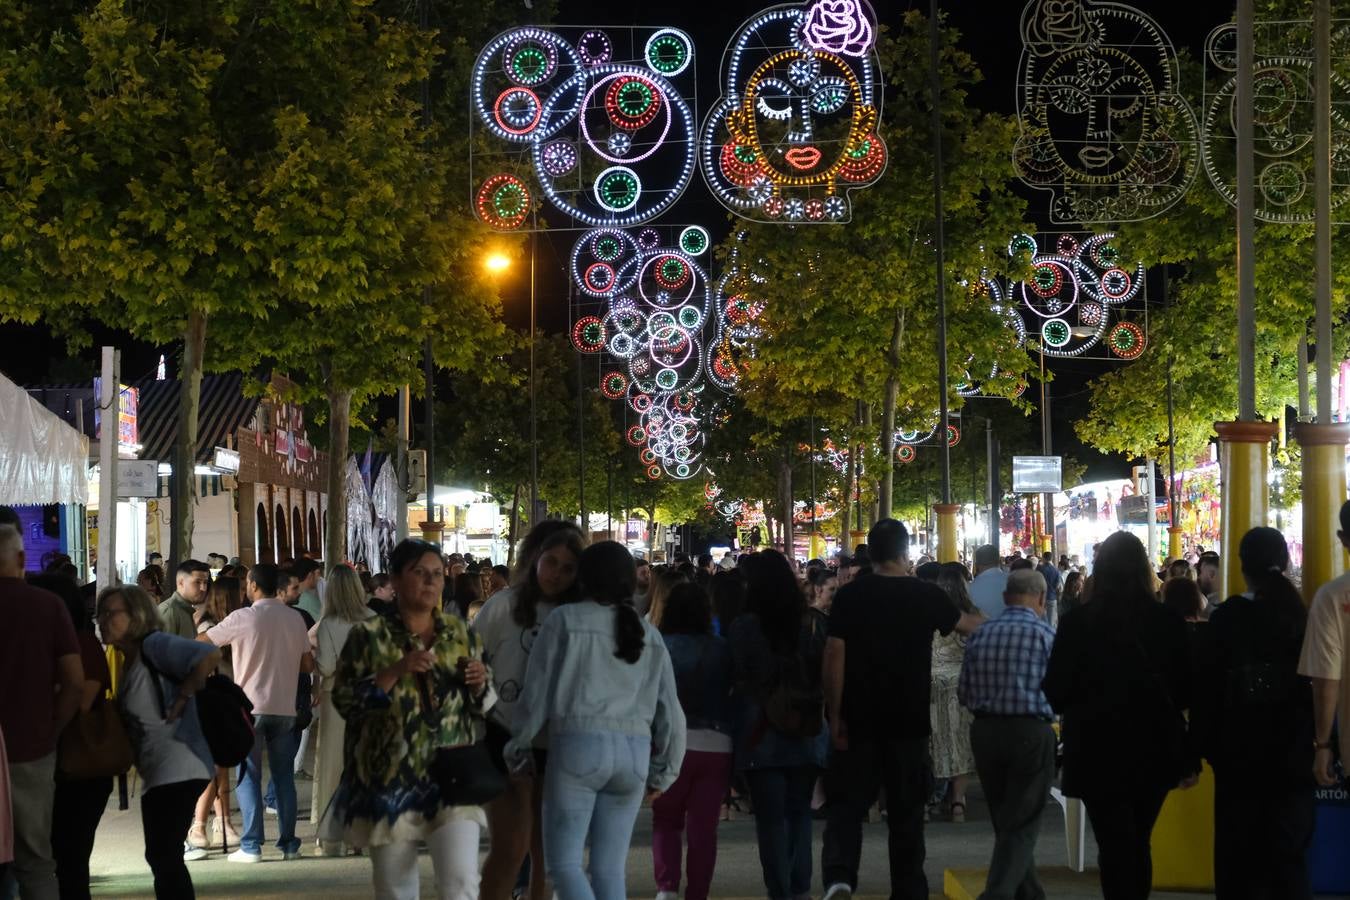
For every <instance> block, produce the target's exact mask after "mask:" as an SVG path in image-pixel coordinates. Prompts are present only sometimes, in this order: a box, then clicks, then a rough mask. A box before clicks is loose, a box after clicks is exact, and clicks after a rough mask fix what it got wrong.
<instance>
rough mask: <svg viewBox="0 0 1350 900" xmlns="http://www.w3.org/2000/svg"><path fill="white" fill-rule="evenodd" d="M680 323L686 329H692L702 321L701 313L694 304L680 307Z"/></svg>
mask: <svg viewBox="0 0 1350 900" xmlns="http://www.w3.org/2000/svg"><path fill="white" fill-rule="evenodd" d="M679 319H680V324H681V325H682V326H684V327H685V328H688V329H694V328H697V327H698V326H699V324H700V323H702V321H703V313H701V312H699V310H698V307H696V306H682V307H680V315H679Z"/></svg>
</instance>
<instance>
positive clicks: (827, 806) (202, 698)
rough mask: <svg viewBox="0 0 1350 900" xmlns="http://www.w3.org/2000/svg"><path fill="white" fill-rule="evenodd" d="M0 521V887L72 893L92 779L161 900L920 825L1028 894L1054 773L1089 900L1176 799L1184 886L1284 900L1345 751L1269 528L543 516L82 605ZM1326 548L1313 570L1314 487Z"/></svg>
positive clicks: (697, 876)
mask: <svg viewBox="0 0 1350 900" xmlns="http://www.w3.org/2000/svg"><path fill="white" fill-rule="evenodd" d="M16 526H17V519H16V518H15V517H14V515H13V513H12V512H11V511H9V510H6V509H4V508H0V615H3V616H4V621H5V623H6V628H4V629H0V683H3V684H5V685H6V690H5V691H4V692H2V693H0V897H13V896H18V897H21V898H24V900H28V898H37V900H49V898H62V900H68V898H87V897H89V896H90V895H91V889H90V880H91V878H90V865H91V862H90V861H91V855H92V854H94V853H95V851H96V849H97V846H98V842H99V837H100V825H101V823H102V824H104V826H105V827H106V821H105V819H106V817H105V811H106V810H107V808H108V806H109V804H110V803H112V802H116V801H115V800H114V799H113V798H114V797H117V796H118V794H119V792H116V791H114V785H115V783H116V782H117V780H118V779H119V778H125V779H126V780H127V782H128V784H129V786H130V789H129V791H128V796H129V799H130V802H131V803H132V804H134V808H137V809H138V812H139V816H140V820H141V831H142V834H143V845H144V859H145V866H146V871H147V872H148V874H149V877H150V879H151V882H152V884H153V889H154V892H155V896H156V897H158V898H165V900H169V898H172V900H183V898H192V897H194V896H195V888H194V884H193V881H194V875H196V877H197V878H198V880H200V879H201V878H202V877H203V876H201V875H198V874H197V873H200V872H202V871H203V870H202V869H200V868H197V867H195V866H194V864H195V863H196V862H197V861H198V860H200V859H204V858H216V859H221V860H225V861H227V862H228V863H230V864H244V865H247V864H255V863H259V862H263V861H268V862H280V863H290V862H293V861H295V860H299V859H302V858H304V857H307V856H308V857H319V859H317V860H313V861H310V862H307V863H306V864H305V865H307V866H324V865H333V864H335V863H334V862H333V861H334V860H336V859H338V858H341V857H350V856H359V857H361V859H360V860H356V861H351V860H349V861H348V862H346V863H345V865H347V866H352V865H356V866H359V867H361V869H360V870H361V871H364V872H366V873H368V874H367V875H365V876H363V877H367V878H368V879H369V894H370V895H371V896H374V897H376V898H378V900H412V898H417V897H420V896H426V895H428V894H429V895H431V896H435V897H438V898H440V900H469V898H477V897H482V898H488V900H514V898H529V900H548V898H551V897H555V896H556V897H558V898H560V900H620V898H627V897H635V896H639V897H640V896H654V897H656V898H657V900H678V898H680V897H681V896H683V897H684V898H687V900H706V898H709V897H716V896H719V895H722V893H723V892H722V890H721V889H719V881H720V880H721V879H720V878H719V865H718V860H719V832H722V831H723V830H724V828H725V826H724V825H723V823H724V822H725V821H727V820H728V819H729V818H731V816H732V814H733V813H734V812H735V811H737V810H740V811H747V812H749V813H750V814H751V815H753V817H754V823H753V834H754V838H755V844H756V849H757V852H758V862H759V873H758V874H759V879H760V880H761V881H762V885H763V887H762V892H761V893H762V896H765V897H768V898H770V900H798V898H805V897H810V896H819V897H823V898H826V900H847V898H851V897H854V896H861V895H864V894H869V895H876V894H882V893H886V894H888V895H889V896H890V897H892V898H899V900H921V898H922V900H926V898H928V897H929V896H930V891H931V890H932V889H933V886H932V885H931V884H930V882H929V877H928V875H927V874H926V873H927V872H932V871H933V869H934V867H937V868H939V869H940V868H942V867H944V864H945V862H946V861H945V860H941V859H933V860H930V859H929V858H928V845H927V842H926V841H925V833H926V831H927V830H928V829H930V828H933V827H935V825H934V823H936V822H942V823H949V824H944V825H942V826H941V827H943V828H960V829H963V830H964V831H963V833H964V834H968V835H970V837H971V840H972V841H979V840H983V841H987V846H989V847H990V851H989V855H988V865H987V870H986V872H985V873H984V876H983V877H984V885H983V890H982V892H981V893H980V895H979V896H980V897H981V898H982V900H1038V898H1043V897H1046V896H1047V895H1048V893H1051V892H1048V891H1047V888H1046V882H1045V881H1044V880H1043V878H1042V870H1039V869H1038V863H1039V862H1043V860H1041V859H1039V858H1038V841H1039V838H1040V836H1041V834H1042V833H1044V832H1045V831H1046V830H1047V829H1048V828H1050V827H1051V826H1050V825H1049V824H1048V823H1047V822H1046V819H1047V812H1046V811H1047V808H1049V809H1054V808H1055V806H1054V804H1052V803H1051V796H1052V792H1053V791H1055V789H1057V791H1058V793H1057V794H1055V796H1062V797H1066V798H1070V799H1071V800H1076V801H1081V804H1082V808H1083V809H1084V810H1085V814H1086V817H1087V820H1088V821H1089V822H1090V824H1091V828H1092V832H1093V836H1094V838H1095V844H1096V847H1097V852H1098V857H1097V871H1096V876H1095V877H1096V878H1097V879H1098V884H1099V887H1098V892H1099V894H1100V896H1102V897H1103V898H1105V900H1141V898H1146V897H1148V896H1149V895H1150V892H1151V891H1152V890H1153V886H1154V883H1155V881H1156V880H1157V879H1156V878H1155V873H1154V871H1153V859H1152V840H1151V838H1152V835H1153V832H1154V829H1155V826H1156V825H1157V823H1158V822H1159V821H1160V820H1162V819H1166V817H1167V816H1168V815H1169V813H1167V812H1166V811H1165V809H1167V808H1168V804H1169V797H1172V796H1173V793H1174V792H1177V791H1186V790H1188V789H1190V788H1191V787H1193V786H1194V785H1195V784H1196V783H1197V782H1198V780H1200V779H1202V778H1212V785H1213V797H1214V800H1213V812H1212V817H1213V818H1212V822H1205V821H1203V819H1202V818H1195V817H1194V816H1193V818H1192V820H1190V827H1191V828H1193V829H1204V830H1206V831H1208V830H1210V829H1212V832H1213V835H1214V842H1213V846H1214V850H1213V870H1214V881H1215V894H1216V896H1217V897H1218V898H1220V900H1246V898H1272V900H1274V898H1279V900H1286V898H1287V900H1302V898H1311V896H1312V891H1313V886H1312V882H1311V878H1310V876H1309V870H1308V863H1307V859H1308V851H1309V848H1310V846H1311V845H1312V843H1313V841H1314V836H1315V822H1316V812H1315V808H1314V792H1315V791H1316V790H1317V789H1318V787H1319V786H1320V787H1329V786H1333V785H1336V784H1339V783H1341V775H1340V771H1339V763H1337V762H1336V760H1337V758H1338V757H1339V758H1344V751H1345V750H1347V749H1350V744H1347V743H1346V742H1347V740H1350V739H1347V738H1346V735H1345V734H1344V732H1340V733H1339V735H1338V732H1337V731H1336V730H1335V727H1334V725H1335V722H1336V720H1337V719H1338V717H1339V718H1340V720H1341V721H1345V719H1346V718H1347V717H1350V647H1348V646H1347V644H1348V643H1350V576H1342V577H1341V578H1338V579H1336V580H1334V581H1331V582H1329V583H1327V584H1325V585H1323V586H1321V587H1320V588H1319V589H1318V590H1317V591H1316V594H1315V597H1314V598H1313V600H1312V602H1311V605H1310V606H1308V607H1305V605H1304V604H1303V602H1302V600H1301V599H1300V596H1299V592H1298V589H1297V588H1296V587H1295V585H1294V583H1293V582H1291V580H1290V578H1289V569H1290V551H1289V547H1288V545H1287V544H1286V542H1285V539H1284V537H1283V535H1281V534H1280V533H1279V532H1277V531H1275V530H1273V529H1269V528H1255V529H1252V530H1251V531H1250V532H1248V533H1247V534H1246V535H1244V536H1243V537H1242V539H1241V541H1240V544H1239V547H1238V551H1237V557H1238V562H1239V563H1240V567H1239V568H1240V571H1241V574H1242V582H1241V583H1240V584H1230V585H1229V587H1230V590H1229V593H1230V594H1231V596H1228V597H1223V596H1220V595H1219V588H1218V582H1217V581H1216V580H1215V577H1216V576H1215V573H1216V572H1218V571H1220V570H1221V566H1220V561H1219V559H1218V557H1217V556H1215V555H1212V554H1205V555H1202V556H1200V557H1198V558H1197V559H1195V560H1191V561H1188V560H1174V561H1170V562H1169V563H1168V564H1166V565H1165V566H1163V567H1161V568H1158V567H1156V566H1155V562H1156V561H1155V560H1151V559H1150V558H1149V555H1148V553H1147V551H1146V550H1145V547H1144V545H1143V543H1142V542H1141V541H1139V540H1138V539H1137V538H1136V537H1134V536H1133V535H1132V534H1130V533H1128V532H1119V533H1116V534H1113V535H1111V536H1110V537H1108V538H1107V539H1106V540H1105V541H1103V542H1102V543H1101V544H1099V545H1097V546H1096V547H1095V548H1094V552H1093V554H1092V558H1091V559H1090V560H1088V562H1087V563H1086V564H1083V565H1079V564H1078V562H1077V561H1076V560H1075V559H1071V558H1069V557H1067V556H1064V557H1061V558H1060V560H1059V563H1058V564H1056V563H1055V562H1054V558H1053V557H1052V556H1051V555H1049V554H1045V555H1042V556H1038V557H1028V558H1022V557H1021V556H1020V555H1014V556H1013V557H1007V558H1005V557H1001V556H1000V554H999V551H998V549H997V548H995V547H993V546H984V547H979V548H977V549H975V550H974V552H973V553H972V556H971V559H970V562H971V563H972V564H973V571H972V569H971V568H967V566H966V565H965V564H964V563H963V562H946V563H938V562H935V561H931V560H928V559H924V558H919V559H913V560H912V559H911V554H910V540H909V534H908V532H907V530H906V528H905V526H904V525H903V524H902V523H901V522H899V521H896V520H894V519H882V520H879V521H877V522H876V523H875V525H873V527H872V528H871V530H870V531H869V533H868V535H867V541H866V544H865V545H859V546H858V547H856V548H854V550H853V551H852V552H851V553H849V554H848V555H841V556H839V557H837V558H835V559H830V560H824V559H813V560H809V561H806V562H805V563H804V565H803V564H802V563H801V561H798V560H794V559H791V558H789V557H788V556H786V555H784V554H783V553H781V552H779V551H777V550H775V549H768V548H765V549H759V548H756V549H754V550H747V551H744V552H732V553H728V554H726V555H725V556H724V557H723V558H721V559H719V560H714V558H713V557H712V556H711V555H707V554H704V555H702V556H699V557H695V558H692V559H690V558H682V557H677V558H675V559H671V560H665V559H658V560H650V559H644V558H635V556H634V554H633V553H632V552H630V550H629V549H628V548H626V547H625V546H623V545H621V544H618V543H615V542H612V541H599V542H594V543H592V542H590V541H588V540H587V538H586V536H585V535H584V533H583V532H582V530H581V529H580V528H578V527H577V526H576V525H575V524H573V523H571V522H566V521H559V520H545V521H542V522H538V523H536V524H534V525H533V527H532V528H531V529H530V530H529V532H528V533H527V534H526V535H525V536H524V538H523V539H522V540H521V541H520V544H519V546H518V547H517V548H516V552H515V553H514V554H513V558H514V560H515V565H514V568H513V569H507V568H506V567H504V566H501V565H494V564H493V562H492V561H491V560H483V559H479V560H474V559H472V558H470V557H466V556H464V555H461V554H455V553H450V554H447V553H445V552H444V551H443V549H442V548H441V547H440V546H438V545H437V544H434V543H428V542H425V541H421V540H412V539H410V540H404V541H401V542H399V543H397V544H396V545H394V546H392V547H390V548H388V549H387V558H386V559H385V560H384V562H383V564H382V565H381V566H379V568H382V569H384V571H382V572H376V573H371V572H368V571H365V570H364V568H363V567H360V566H354V565H350V564H347V563H343V562H338V563H335V564H333V565H325V564H323V563H321V562H319V561H317V560H309V559H305V560H283V561H279V562H278V563H276V564H274V563H270V562H257V563H255V564H252V565H243V564H241V563H240V561H238V560H229V559H226V558H224V557H219V556H216V555H214V554H213V555H212V556H211V557H210V558H209V559H208V561H207V562H200V561H197V560H195V559H186V560H182V561H181V562H176V563H175V564H174V565H173V568H172V573H171V577H169V578H167V579H166V576H165V571H164V569H163V560H162V559H158V558H152V559H150V560H148V564H147V565H146V566H145V568H144V569H143V570H142V571H141V572H140V573H139V575H138V577H137V579H136V584H134V585H133V584H114V585H113V586H110V587H106V588H104V589H103V590H101V591H98V592H95V591H94V590H93V589H92V586H88V585H84V586H82V585H80V584H78V583H77V582H76V581H75V579H74V578H73V576H72V574H71V572H70V570H69V569H68V568H67V567H66V566H64V565H63V563H62V561H59V560H58V561H57V562H56V563H55V564H54V565H52V566H50V567H48V568H49V571H45V572H41V573H32V572H29V571H28V570H29V569H30V568H31V567H30V565H29V563H30V560H29V559H28V557H27V553H26V550H25V545H24V535H23V533H22V531H21V530H20V529H19V528H18V527H16ZM1337 526H1339V527H1338V529H1337V534H1338V535H1339V537H1340V540H1341V541H1342V543H1344V544H1345V545H1346V546H1347V547H1348V548H1350V503H1348V504H1346V506H1345V507H1344V508H1343V509H1342V510H1341V513H1340V520H1339V522H1337V523H1327V527H1328V528H1337ZM71 568H73V567H71ZM1210 773H1212V774H1210ZM301 786H303V787H304V789H305V791H306V792H304V793H302V792H301V790H300V787H301ZM1186 796H1190V797H1197V796H1202V795H1199V794H1191V795H1186ZM306 798H307V799H308V801H309V803H308V809H309V822H308V823H300V822H298V821H297V819H298V818H299V811H300V810H301V809H302V808H303V807H304V805H305V804H304V800H305V799H306ZM1183 799H1184V797H1183ZM981 801H982V802H981ZM1066 802H1068V801H1066ZM236 804H237V809H238V810H239V814H240V820H239V821H238V822H236V821H235V820H234V809H235V808H236ZM1192 806H1194V804H1192ZM124 808H125V807H124ZM881 808H884V817H885V820H886V824H885V826H884V828H885V832H886V838H885V841H884V848H885V849H884V851H882V850H881V847H880V846H876V847H874V848H873V850H874V852H876V853H878V854H882V853H884V856H885V859H886V861H887V863H888V866H887V869H888V878H887V879H885V880H883V879H881V878H877V876H875V875H874V874H872V873H875V872H877V867H876V866H864V865H863V864H862V860H863V853H864V849H865V840H866V839H868V838H869V837H870V839H871V840H876V839H877V837H879V830H880V829H871V828H868V827H866V826H865V824H864V823H866V822H867V821H868V819H869V818H871V819H873V820H875V819H876V818H877V813H878V810H879V809H881ZM986 811H987V812H986ZM1201 815H1203V813H1202V814H1201ZM646 817H650V818H649V820H647V819H646ZM817 819H822V820H823V837H822V839H821V841H819V842H817V841H816V840H815V831H814V827H815V826H814V823H815V821H816V820H817ZM644 820H645V821H649V822H650V833H651V844H650V847H649V848H648V847H646V846H641V847H634V846H633V842H634V833H635V831H636V830H637V828H638V825H639V822H640V821H644ZM269 832H275V833H271V834H269ZM311 836H312V838H311ZM269 839H270V842H269ZM311 839H312V843H308V844H306V842H307V841H310V840H311ZM484 848H485V849H486V853H485V854H484V853H483V852H482V851H483V849H484ZM423 854H425V855H426V856H428V857H429V858H430V871H431V872H432V873H433V880H434V885H427V886H424V885H422V884H421V873H422V871H423V869H422V867H421V865H420V864H419V856H421V855H423ZM817 854H818V856H817ZM724 856H725V854H723V857H724ZM635 859H636V860H641V861H643V865H642V868H646V869H647V870H646V871H644V872H643V874H642V875H641V876H639V877H637V878H634V877H632V873H633V867H632V866H631V865H630V861H632V860H635ZM648 859H649V860H650V867H649V868H647V867H646V865H645V861H646V860H648ZM817 860H819V864H818V866H817ZM639 871H641V868H640V869H639ZM869 879H875V881H876V883H869ZM886 881H888V882H889V883H886ZM738 893H743V889H740V890H738Z"/></svg>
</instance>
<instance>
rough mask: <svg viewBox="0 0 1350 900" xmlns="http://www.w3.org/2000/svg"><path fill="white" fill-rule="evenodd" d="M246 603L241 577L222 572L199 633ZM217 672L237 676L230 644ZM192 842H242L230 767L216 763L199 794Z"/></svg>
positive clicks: (224, 845)
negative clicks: (233, 817)
mask: <svg viewBox="0 0 1350 900" xmlns="http://www.w3.org/2000/svg"><path fill="white" fill-rule="evenodd" d="M243 606H244V600H243V594H242V593H240V585H239V579H238V578H232V577H230V576H228V575H221V576H220V577H218V578H217V579H216V580H215V581H213V582H211V587H209V588H207V593H206V602H205V603H203V604H202V606H201V609H200V611H199V612H198V618H197V633H198V634H201V633H202V632H204V631H206V630H207V629H208V628H210V627H212V626H213V625H219V624H220V623H221V622H224V621H225V617H226V616H228V615H229V614H230V613H232V612H234V611H235V610H236V609H242V608H243ZM216 672H217V673H219V674H221V675H224V676H225V677H226V678H229V679H230V680H231V681H233V680H234V666H233V665H232V664H231V662H230V648H229V647H222V648H221V649H220V665H219V666H217V667H216ZM213 807H214V808H215V811H216V817H215V818H214V819H212V820H211V830H210V832H209V833H208V831H207V828H206V817H207V815H208V814H210V812H211V810H212V808H213ZM188 843H189V844H191V845H192V846H194V847H197V848H199V849H202V850H205V849H207V848H219V849H220V850H221V851H222V852H224V851H228V850H229V849H230V844H238V843H239V831H238V830H237V829H236V828H235V827H234V823H233V822H231V821H230V770H229V769H226V768H224V767H222V766H216V775H215V777H214V778H212V779H211V782H210V783H209V784H207V786H206V790H204V791H202V795H201V796H200V797H198V798H197V809H196V811H195V812H194V814H193V818H192V828H191V829H190V830H189V831H188Z"/></svg>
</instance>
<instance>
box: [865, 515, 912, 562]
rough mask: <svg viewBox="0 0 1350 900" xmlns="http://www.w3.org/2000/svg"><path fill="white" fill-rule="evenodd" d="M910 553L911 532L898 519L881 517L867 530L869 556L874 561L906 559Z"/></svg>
mask: <svg viewBox="0 0 1350 900" xmlns="http://www.w3.org/2000/svg"><path fill="white" fill-rule="evenodd" d="M907 553H909V532H908V531H907V530H906V529H905V525H904V523H903V522H901V521H899V520H897V519H881V520H879V521H878V522H877V524H875V525H873V526H872V530H871V531H869V532H867V558H868V559H869V560H871V561H872V562H873V563H885V562H893V561H895V560H897V559H904V557H905V555H906V554H907Z"/></svg>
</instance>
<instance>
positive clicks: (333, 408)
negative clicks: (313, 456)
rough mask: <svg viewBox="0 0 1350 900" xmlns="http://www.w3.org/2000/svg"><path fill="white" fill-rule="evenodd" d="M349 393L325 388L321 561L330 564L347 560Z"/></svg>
mask: <svg viewBox="0 0 1350 900" xmlns="http://www.w3.org/2000/svg"><path fill="white" fill-rule="evenodd" d="M351 417H352V392H351V391H350V390H338V389H335V388H333V387H332V386H331V385H330V387H329V389H328V527H327V528H326V529H325V533H324V536H323V560H324V563H325V564H326V565H327V566H328V567H330V568H331V567H332V566H335V565H337V564H338V563H340V562H342V561H343V560H345V559H347V553H348V547H347V435H348V432H349V431H350V429H351Z"/></svg>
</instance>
